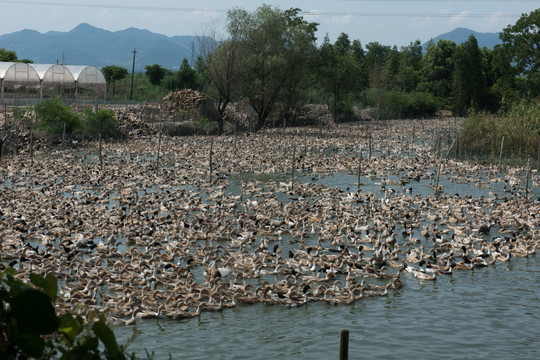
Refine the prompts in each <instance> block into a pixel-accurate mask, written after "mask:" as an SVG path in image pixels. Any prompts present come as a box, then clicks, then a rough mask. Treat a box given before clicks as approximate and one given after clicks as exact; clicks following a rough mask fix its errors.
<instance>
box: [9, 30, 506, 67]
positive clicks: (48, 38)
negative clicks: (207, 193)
mask: <svg viewBox="0 0 540 360" xmlns="http://www.w3.org/2000/svg"><path fill="white" fill-rule="evenodd" d="M471 34H473V35H474V36H475V37H476V39H477V40H478V45H479V46H480V47H483V46H485V47H488V48H493V46H494V45H495V44H499V43H500V40H499V33H479V32H476V31H474V30H470V29H466V28H457V29H455V30H452V31H450V32H448V33H445V34H441V35H439V36H437V37H435V38H432V40H433V41H434V42H435V43H437V41H438V40H439V39H445V40H452V41H454V42H455V43H457V44H461V43H463V42H465V41H466V40H467V39H468V38H469V35H471ZM205 40H210V41H213V40H212V39H210V38H207V39H205ZM197 42H198V37H196V36H190V35H185V36H166V35H162V34H156V33H153V32H151V31H148V30H144V29H137V28H133V27H132V28H128V29H125V30H120V31H114V32H112V31H108V30H103V29H99V28H97V27H94V26H92V25H89V24H86V23H82V24H80V25H78V26H77V27H75V28H74V29H73V30H71V31H68V32H59V31H49V32H46V33H40V32H38V31H35V30H29V29H24V30H21V31H17V32H13V33H10V34H5V35H0V48H4V49H6V50H10V51H15V52H16V53H17V57H18V58H19V59H31V60H33V61H34V63H38V64H55V63H61V64H69V65H94V66H97V67H99V68H101V67H103V66H106V65H117V66H122V67H125V68H126V69H128V70H129V71H131V67H132V65H133V55H134V54H133V51H134V50H135V51H136V53H135V71H144V67H145V66H146V65H153V64H159V65H161V66H163V67H165V68H169V69H178V68H179V66H180V64H181V63H182V60H183V59H184V58H187V59H188V60H189V61H190V63H192V61H193V59H194V56H195V55H194V51H193V49H194V46H195V47H196V45H197ZM422 46H423V48H424V49H425V47H426V46H427V42H426V43H425V44H423V45H422Z"/></svg>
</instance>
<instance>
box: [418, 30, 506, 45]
mask: <svg viewBox="0 0 540 360" xmlns="http://www.w3.org/2000/svg"><path fill="white" fill-rule="evenodd" d="M471 34H472V35H474V37H475V38H476V40H477V41H478V46H479V47H480V48H483V47H486V48H488V49H493V48H494V47H495V45H497V44H501V39H499V34H500V33H481V32H477V31H474V30H471V29H467V28H462V27H459V28H456V29H454V30H452V31H450V32H447V33H444V34H441V35H439V36H437V37H434V38H433V39H432V40H433V42H434V43H435V44H437V42H438V41H439V40H440V39H444V40H452V41H453V42H455V43H456V44H462V43H464V42H465V41H467V40H468V39H469V36H470V35H471ZM427 44H428V42H426V43H424V44H422V48H423V49H424V50H425V49H426V47H427Z"/></svg>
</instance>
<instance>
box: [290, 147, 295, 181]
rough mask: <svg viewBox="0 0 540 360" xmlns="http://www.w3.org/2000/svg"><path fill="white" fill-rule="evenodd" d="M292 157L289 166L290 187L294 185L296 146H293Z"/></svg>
mask: <svg viewBox="0 0 540 360" xmlns="http://www.w3.org/2000/svg"><path fill="white" fill-rule="evenodd" d="M292 153H293V155H292V166H291V173H292V177H291V187H292V186H293V183H294V169H295V168H296V144H293V152H292Z"/></svg>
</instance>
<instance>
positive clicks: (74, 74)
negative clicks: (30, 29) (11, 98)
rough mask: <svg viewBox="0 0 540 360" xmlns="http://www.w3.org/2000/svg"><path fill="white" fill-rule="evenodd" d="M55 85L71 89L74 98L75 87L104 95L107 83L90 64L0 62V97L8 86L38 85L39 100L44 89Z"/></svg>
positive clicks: (32, 86)
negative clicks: (73, 90)
mask: <svg viewBox="0 0 540 360" xmlns="http://www.w3.org/2000/svg"><path fill="white" fill-rule="evenodd" d="M55 86H63V87H64V88H72V89H73V88H74V89H75V98H77V94H78V89H90V90H93V91H94V93H95V94H96V96H100V97H101V96H103V98H104V99H105V97H106V95H107V82H106V80H105V77H104V76H103V74H102V72H101V70H99V69H98V68H97V67H95V66H91V65H60V64H26V63H20V62H0V87H1V94H2V96H1V100H2V103H4V93H5V89H6V88H7V87H11V88H15V89H17V88H20V87H27V88H39V99H40V100H41V99H42V98H43V89H44V88H52V87H55Z"/></svg>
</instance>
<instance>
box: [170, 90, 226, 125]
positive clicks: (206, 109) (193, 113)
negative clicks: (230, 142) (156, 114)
mask: <svg viewBox="0 0 540 360" xmlns="http://www.w3.org/2000/svg"><path fill="white" fill-rule="evenodd" d="M161 110H162V111H163V112H166V113H169V114H170V115H171V114H176V113H178V112H179V111H185V112H187V113H188V114H189V115H188V118H191V119H200V118H203V117H204V118H207V119H209V120H212V121H214V120H216V119H217V116H218V113H217V109H216V107H215V105H214V103H213V102H212V100H210V98H208V97H207V96H206V95H204V94H203V93H201V92H199V91H196V90H191V89H184V90H180V91H176V92H173V93H171V94H169V95H167V96H165V97H164V98H163V99H162V100H161Z"/></svg>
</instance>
